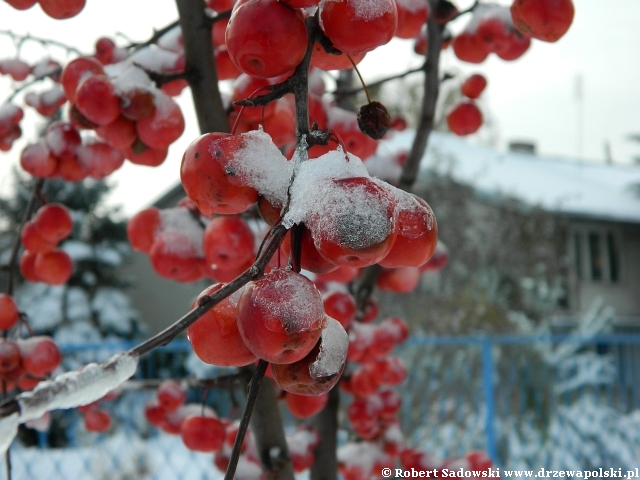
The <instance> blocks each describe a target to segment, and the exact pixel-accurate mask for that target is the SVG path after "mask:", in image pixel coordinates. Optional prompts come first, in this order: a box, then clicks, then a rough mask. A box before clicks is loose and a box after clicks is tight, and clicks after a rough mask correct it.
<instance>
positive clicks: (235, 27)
mask: <svg viewBox="0 0 640 480" xmlns="http://www.w3.org/2000/svg"><path fill="white" fill-rule="evenodd" d="M225 41H226V45H227V50H228V52H229V56H230V57H231V60H232V61H233V63H235V64H236V66H237V67H238V68H239V69H240V70H242V71H243V72H245V73H247V74H249V75H253V76H255V77H262V78H268V77H275V76H278V75H282V74H284V73H287V72H290V71H291V70H293V69H294V68H295V67H296V66H297V65H298V64H299V63H300V61H301V60H302V58H303V57H304V54H305V52H306V50H307V28H306V26H305V24H304V19H303V16H302V15H301V14H300V12H298V11H296V10H294V9H292V8H290V7H288V6H286V5H284V4H283V3H280V2H277V1H275V0H248V1H245V2H239V3H237V4H236V6H235V7H234V9H233V13H232V14H231V18H230V19H229V24H228V25H227V31H226V35H225Z"/></svg>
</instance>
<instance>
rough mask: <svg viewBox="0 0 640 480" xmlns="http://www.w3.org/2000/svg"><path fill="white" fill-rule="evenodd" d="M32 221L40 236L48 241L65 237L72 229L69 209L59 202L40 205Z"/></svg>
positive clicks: (57, 240)
mask: <svg viewBox="0 0 640 480" xmlns="http://www.w3.org/2000/svg"><path fill="white" fill-rule="evenodd" d="M33 223H34V225H35V227H36V230H37V231H38V233H39V234H40V236H41V237H42V238H44V239H45V240H48V241H50V242H59V241H60V240H63V239H65V238H67V237H68V236H69V235H71V231H72V230H73V220H72V219H71V214H70V213H69V209H67V207H65V206H64V205H62V204H60V203H49V204H47V205H45V206H43V207H41V208H40V209H39V210H38V213H36V216H35V219H34V220H33Z"/></svg>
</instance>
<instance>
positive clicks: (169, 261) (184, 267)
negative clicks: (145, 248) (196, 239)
mask: <svg viewBox="0 0 640 480" xmlns="http://www.w3.org/2000/svg"><path fill="white" fill-rule="evenodd" d="M149 258H150V260H151V265H152V266H153V269H154V270H155V271H156V273H157V274H158V275H160V276H161V277H165V278H169V279H175V280H179V281H187V279H191V277H192V275H193V274H194V272H196V273H197V274H198V277H197V278H199V273H200V270H199V256H198V250H197V247H196V245H194V244H193V242H192V241H191V239H190V238H189V237H187V236H186V235H184V234H182V233H180V232H176V231H167V232H162V233H160V234H158V235H157V236H156V237H155V239H154V241H153V245H152V246H151V250H149Z"/></svg>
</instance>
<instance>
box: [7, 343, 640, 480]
mask: <svg viewBox="0 0 640 480" xmlns="http://www.w3.org/2000/svg"><path fill="white" fill-rule="evenodd" d="M129 346H130V345H129V344H126V343H118V344H109V345H107V344H97V345H65V346H63V347H62V350H63V354H64V355H65V356H67V357H69V356H74V355H76V356H79V357H81V358H82V360H83V361H87V359H88V358H89V357H93V358H95V359H96V360H102V359H104V358H106V357H107V356H108V355H110V354H111V353H113V352H115V351H120V350H123V349H125V348H128V347H129ZM189 352H190V347H189V344H188V342H174V343H172V344H171V345H169V346H167V347H164V348H161V349H158V350H157V351H154V352H153V353H151V354H150V355H148V356H147V357H145V358H144V359H142V361H141V364H140V368H139V369H138V373H137V375H138V376H140V377H147V378H158V377H170V376H171V377H176V376H177V377H182V376H185V375H186V374H187V372H186V370H185V367H184V363H185V359H186V358H187V356H188V355H189ZM395 355H399V356H401V357H402V358H404V360H405V362H406V363H407V365H408V367H409V378H408V379H407V381H406V382H405V383H404V384H403V385H402V386H400V387H399V389H400V392H401V394H402V396H403V401H404V404H403V409H402V414H401V420H402V423H403V427H404V431H405V433H406V435H407V437H408V439H409V442H410V443H412V444H413V445H415V446H419V447H421V448H423V449H425V450H428V451H430V452H432V453H434V454H436V455H440V456H441V457H455V456H457V455H462V454H464V453H465V452H467V451H470V450H484V451H487V452H488V453H489V454H490V456H491V457H492V458H493V459H494V461H495V462H496V463H497V464H498V465H500V466H502V467H506V468H530V469H536V470H537V469H540V468H542V467H544V468H547V469H549V468H561V467H564V468H569V467H573V468H589V467H594V468H597V467H607V468H608V467H613V468H616V469H617V468H620V467H621V468H623V469H625V467H629V468H632V467H635V466H637V465H640V381H639V380H640V335H598V336H589V337H585V336H582V337H581V336H561V335H551V336H457V337H425V338H411V339H409V341H408V342H406V344H405V345H403V346H402V348H398V349H396V352H395ZM152 394H153V393H152V392H147V393H141V392H129V393H127V394H126V395H123V396H122V397H121V398H120V399H119V400H117V401H115V402H113V404H112V405H111V406H109V408H111V410H112V414H113V416H114V417H115V421H116V422H117V423H118V425H119V427H118V429H117V432H116V433H115V434H111V435H108V436H106V435H95V434H88V433H87V432H86V431H84V429H83V428H82V426H81V425H80V422H81V417H80V415H79V414H78V413H77V412H72V411H69V412H60V413H57V414H56V423H57V425H58V426H62V427H63V431H62V432H60V431H56V432H50V433H47V434H41V435H40V436H39V438H38V444H39V447H32V448H24V447H22V446H20V445H15V446H14V447H13V448H12V457H13V459H14V462H13V463H14V469H15V471H17V472H19V475H16V476H15V478H20V479H22V478H25V479H29V478H34V479H38V480H41V479H65V480H66V479H68V478H79V479H84V478H87V479H93V478H109V479H117V478H123V479H124V478H140V479H143V478H144V479H146V478H149V479H152V478H153V479H163V478H177V479H179V478H184V479H191V478H212V476H213V475H214V473H213V471H214V468H213V466H212V459H211V456H210V455H209V456H206V455H204V454H194V453H191V452H187V451H186V449H185V448H184V447H182V446H181V445H180V440H179V439H176V438H169V437H168V436H167V435H165V434H158V433H157V432H156V431H155V430H154V429H152V428H149V427H148V425H146V422H145V421H144V418H143V414H142V408H143V406H144V403H145V402H146V400H147V399H148V398H149V396H150V395H152ZM191 395H192V397H191V400H192V401H195V402H198V401H200V399H201V396H202V392H192V394H191ZM210 401H212V402H213V403H214V405H215V407H216V408H217V409H218V410H219V412H220V413H221V414H223V415H225V414H228V413H229V410H230V409H231V408H234V407H233V406H234V402H235V399H234V398H232V395H231V393H230V392H228V391H220V392H215V393H212V395H211V396H210ZM62 427H61V428H62ZM56 435H57V436H58V437H60V438H62V441H60V439H58V441H57V442H56V440H55V438H56ZM52 444H55V445H58V446H60V447H64V446H66V447H69V448H51V445H52ZM96 452H103V453H101V454H100V455H99V454H98V453H96ZM105 452H106V453H105ZM122 452H126V454H127V455H125V456H123V453H122ZM65 454H66V456H65ZM125 457H126V458H127V460H126V461H125V460H124V458H125ZM69 458H71V459H75V460H69ZM43 465H48V467H46V466H45V467H43ZM96 465H98V466H97V467H96ZM96 468H97V469H98V470H96ZM132 469H133V471H135V472H136V473H135V474H131V473H130V471H131V470H132ZM96 471H98V472H102V473H95V472H96ZM115 472H122V473H118V474H116V473H115ZM3 474H4V472H2V474H0V478H3V476H2V475H3Z"/></svg>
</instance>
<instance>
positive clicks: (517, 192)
mask: <svg viewBox="0 0 640 480" xmlns="http://www.w3.org/2000/svg"><path fill="white" fill-rule="evenodd" d="M413 135H414V132H412V131H404V132H401V133H399V134H397V135H395V136H394V137H393V138H392V139H390V140H388V141H386V142H385V143H384V146H381V149H379V150H378V153H379V154H380V153H383V152H384V153H387V152H394V151H397V150H400V149H408V148H409V147H410V145H411V141H412V139H413ZM421 171H422V172H423V173H427V172H428V171H435V172H436V173H438V174H443V175H450V176H451V178H452V179H453V180H455V181H457V182H459V183H461V184H464V185H469V186H471V187H474V188H475V189H476V190H477V191H478V192H479V193H482V194H487V195H491V196H494V197H495V196H498V197H509V198H515V199H517V200H520V201H522V202H524V203H526V204H528V205H531V206H539V207H541V208H544V209H546V210H549V211H553V212H558V213H563V214H568V215H574V216H580V217H590V218H594V219H600V220H613V221H623V222H631V223H640V165H619V164H604V163H593V162H587V161H583V162H578V161H575V160H568V159H566V158H561V157H552V156H541V155H533V154H528V153H515V152H506V153H501V152H498V151H496V150H492V149H490V148H487V147H482V146H477V145H472V144H470V143H468V142H466V141H465V140H464V139H462V138H460V137H456V136H455V135H452V134H446V133H440V132H434V133H433V134H432V136H431V137H430V139H429V148H428V151H427V154H426V158H424V159H423V162H422V165H421Z"/></svg>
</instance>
